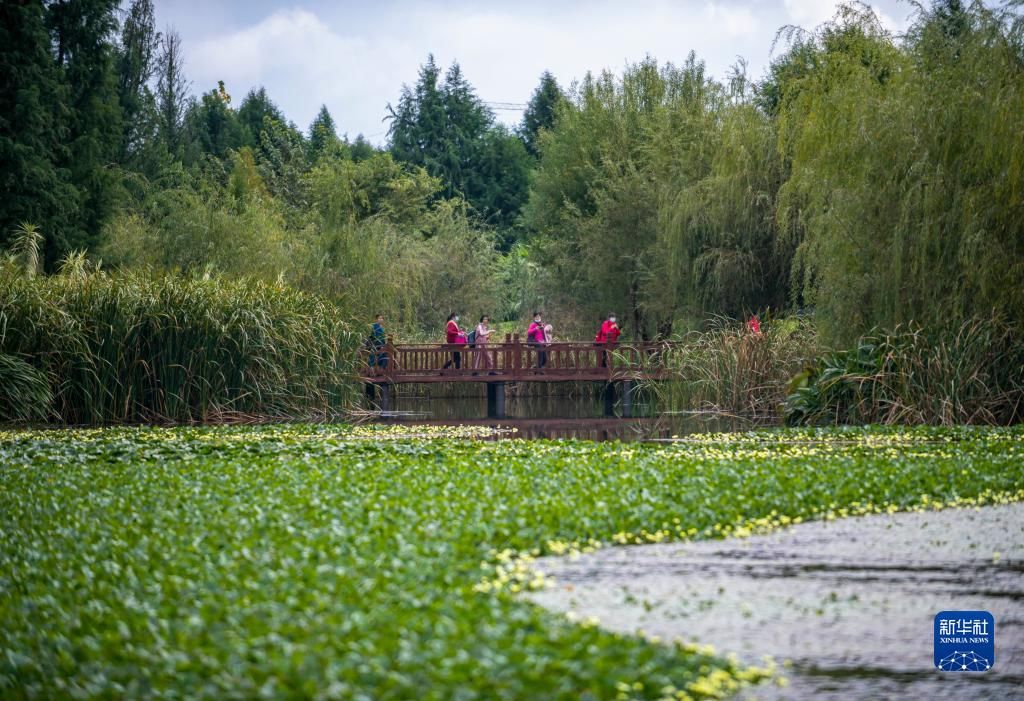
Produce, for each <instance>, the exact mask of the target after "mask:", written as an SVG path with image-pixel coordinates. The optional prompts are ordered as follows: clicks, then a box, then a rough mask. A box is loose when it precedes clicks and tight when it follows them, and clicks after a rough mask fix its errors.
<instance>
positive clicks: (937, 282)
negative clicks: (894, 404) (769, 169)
mask: <svg viewBox="0 0 1024 701" xmlns="http://www.w3.org/2000/svg"><path fill="white" fill-rule="evenodd" d="M954 4H955V5H958V3H940V4H939V5H938V6H936V7H935V8H933V9H932V10H930V11H923V10H921V11H919V14H918V17H917V20H916V22H915V24H914V26H913V27H912V29H911V31H910V32H909V33H908V38H907V41H906V43H905V44H904V45H903V46H900V45H897V44H896V42H895V41H894V40H893V38H892V37H891V36H890V35H889V34H888V33H887V32H886V31H885V30H884V28H883V27H882V26H881V24H880V22H879V21H878V19H877V18H876V17H875V16H874V15H873V14H872V13H871V12H870V11H869V10H865V9H863V8H861V7H858V6H850V7H846V8H844V9H843V11H842V12H841V13H840V15H839V16H838V17H837V19H836V20H835V21H834V22H833V23H831V24H829V25H827V26H825V27H824V28H823V29H822V30H820V31H819V32H818V33H817V34H816V35H814V36H812V37H810V38H806V39H803V40H801V41H803V42H810V43H812V44H813V47H814V49H815V50H816V51H817V52H818V60H817V62H816V68H815V70H813V71H810V72H808V73H807V74H806V75H804V76H802V77H800V78H799V79H798V80H796V81H794V82H793V84H792V85H790V86H789V92H788V94H787V93H786V92H785V91H784V93H783V96H782V107H781V109H780V134H781V138H780V147H781V153H782V155H783V157H784V158H785V159H787V161H788V162H789V164H790V166H791V176H790V177H789V179H788V181H787V182H786V183H785V185H784V186H783V188H782V191H781V193H780V201H779V208H778V217H779V222H780V225H781V226H782V227H783V229H784V230H786V231H796V232H799V237H800V238H799V240H798V241H797V244H798V248H797V258H796V261H795V265H794V270H795V271H796V272H797V274H798V275H799V276H800V278H799V280H798V283H799V285H800V287H801V288H802V290H803V292H804V293H805V294H806V295H807V297H808V298H809V299H810V300H812V301H813V303H814V304H815V305H816V307H817V310H818V316H819V319H820V321H821V325H822V329H823V330H824V332H825V334H826V337H827V338H829V339H830V340H833V341H835V342H847V341H849V340H851V339H852V338H853V337H855V336H856V335H857V334H858V333H860V332H862V331H864V330H866V329H867V328H869V327H871V326H876V325H878V326H893V325H895V324H897V323H901V322H907V321H911V320H914V321H917V322H921V323H925V324H929V323H934V324H944V323H949V322H951V321H955V320H956V319H958V318H963V317H965V316H970V315H973V314H988V313H991V312H992V310H993V309H995V310H999V311H1002V312H1005V313H1006V314H1008V315H1011V316H1014V317H1016V318H1017V319H1018V320H1024V312H1022V311H1021V310H1024V224H1022V223H1021V222H1024V217H1022V214H1024V200H1022V183H1024V63H1022V61H1021V53H1020V51H1019V49H1018V48H1015V45H1014V44H1013V42H1012V41H1010V38H1009V36H1010V35H1009V32H1008V25H1007V22H1006V20H1005V18H1003V17H1001V16H1000V15H998V14H996V13H994V12H991V11H989V10H987V9H985V8H984V7H983V6H982V5H981V4H980V3H976V4H972V5H971V6H970V7H967V8H964V7H959V8H952V9H953V10H955V11H956V13H958V14H954V15H951V14H950V12H949V10H950V9H951V6H952V5H954ZM951 19H952V20H955V21H951ZM805 48H806V47H804V49H805ZM802 50H803V49H802Z"/></svg>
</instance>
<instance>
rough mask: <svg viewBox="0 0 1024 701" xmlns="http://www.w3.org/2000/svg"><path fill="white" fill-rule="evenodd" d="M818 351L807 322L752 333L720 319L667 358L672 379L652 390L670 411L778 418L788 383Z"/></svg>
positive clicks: (785, 321) (788, 321) (786, 322)
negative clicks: (756, 333)
mask: <svg viewBox="0 0 1024 701" xmlns="http://www.w3.org/2000/svg"><path fill="white" fill-rule="evenodd" d="M818 350H819V348H818V342H817V335H816V334H815V332H814V328H813V326H812V325H811V324H810V323H809V322H807V321H802V320H797V319H782V320H779V321H776V322H773V323H770V324H766V325H765V331H764V333H762V334H760V335H753V334H752V333H750V331H748V330H747V329H746V328H745V327H744V326H742V325H740V324H738V323H736V322H732V321H728V320H718V321H716V323H715V324H714V326H713V327H712V328H711V329H710V330H708V331H702V332H694V333H691V334H689V335H688V336H686V337H685V338H684V344H683V345H682V346H681V347H680V348H678V349H676V350H673V351H672V353H671V355H670V356H668V358H669V360H668V362H669V364H670V366H671V367H672V369H673V373H672V377H671V378H670V379H669V380H668V381H667V382H659V383H653V384H652V389H653V390H654V391H655V392H657V393H658V394H659V398H660V400H661V402H662V404H663V406H665V407H666V408H668V410H670V411H700V412H711V413H720V414H735V415H738V416H743V417H746V418H751V419H770V418H777V417H779V415H780V410H781V406H782V403H783V401H784V400H785V397H786V391H787V387H788V386H789V382H790V379H791V378H792V377H793V375H794V374H795V373H797V372H799V371H800V370H801V369H803V368H804V367H805V366H806V365H807V364H808V363H809V362H810V361H811V360H812V359H813V358H814V357H815V356H816V355H817V353H818Z"/></svg>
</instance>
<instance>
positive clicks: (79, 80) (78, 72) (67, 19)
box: [46, 0, 122, 266]
mask: <svg viewBox="0 0 1024 701" xmlns="http://www.w3.org/2000/svg"><path fill="white" fill-rule="evenodd" d="M118 4H119V3H118V2H117V0H61V1H59V2H53V3H51V4H50V5H49V6H48V9H49V13H48V22H49V27H50V32H51V41H52V46H53V47H54V51H55V54H56V63H57V67H58V69H59V70H60V72H61V74H62V76H63V82H64V84H65V85H66V86H67V92H68V103H67V104H68V108H69V109H68V115H67V116H68V118H67V122H66V123H67V125H68V129H67V133H66V134H65V135H64V139H65V143H66V144H67V149H64V150H62V151H61V152H60V155H61V158H59V161H58V164H59V166H60V167H62V168H66V169H67V171H68V173H69V175H70V181H71V183H72V184H73V185H74V186H75V188H76V189H77V191H78V193H79V203H80V206H79V207H78V209H77V212H76V215H75V217H74V218H73V219H72V220H71V221H69V222H67V224H66V225H65V226H64V227H62V228H60V229H57V230H55V231H50V232H47V247H46V261H47V265H48V266H52V265H53V264H55V263H56V262H57V261H58V260H59V259H60V258H61V257H63V255H64V254H66V253H67V252H69V251H72V250H76V249H81V250H91V249H92V248H94V247H95V246H96V245H97V244H98V243H99V236H100V231H101V230H102V228H103V224H104V223H105V221H106V220H107V219H108V218H109V216H110V215H111V214H112V212H113V209H114V206H115V198H116V192H117V186H118V176H117V173H116V172H115V171H114V170H113V169H112V168H111V167H110V166H111V165H112V164H113V163H114V162H115V161H116V159H117V155H118V151H119V147H120V145H121V134H122V119H121V108H120V103H119V100H118V94H117V75H116V71H115V66H114V61H115V44H114V35H115V32H116V30H117V17H116V12H117V9H118Z"/></svg>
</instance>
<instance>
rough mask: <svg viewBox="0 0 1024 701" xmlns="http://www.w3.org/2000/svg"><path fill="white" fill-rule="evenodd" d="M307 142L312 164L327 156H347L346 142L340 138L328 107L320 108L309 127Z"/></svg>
mask: <svg viewBox="0 0 1024 701" xmlns="http://www.w3.org/2000/svg"><path fill="white" fill-rule="evenodd" d="M307 142H308V144H309V146H308V151H309V162H310V163H316V162H317V161H319V160H320V159H321V158H324V157H325V156H326V157H333V158H338V157H343V156H344V155H346V153H345V152H346V151H347V149H346V148H345V144H344V142H342V140H341V139H339V138H338V132H337V127H336V126H335V124H334V117H332V116H331V113H330V112H329V111H328V110H327V105H321V106H320V111H319V112H318V113H317V115H316V117H315V118H314V119H313V123H312V124H310V125H309V139H308V140H307Z"/></svg>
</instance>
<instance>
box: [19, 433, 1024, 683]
mask: <svg viewBox="0 0 1024 701" xmlns="http://www.w3.org/2000/svg"><path fill="white" fill-rule="evenodd" d="M421 429H422V427H413V428H411V429H410V430H411V431H413V432H417V435H418V432H419V431H420V430H421ZM402 432H403V429H401V428H398V427H390V426H389V427H383V428H377V427H358V428H353V427H347V426H326V425H279V426H263V427H237V426H236V427H219V428H199V427H179V428H173V429H166V428H122V429H99V428H93V429H76V430H48V431H16V430H3V431H0V651H2V652H0V696H2V697H3V698H14V699H18V698H39V697H47V698H56V697H60V698H65V697H78V698H110V697H117V698H142V697H153V696H160V697H162V698H168V699H185V698H188V699H196V698H199V699H203V698H210V699H214V698H216V699H222V698H252V697H255V696H259V695H263V696H267V697H273V698H346V699H347V698H373V699H407V698H412V697H415V698H422V699H438V700H440V699H451V698H467V699H490V698H509V699H535V698H544V699H580V698H594V699H616V698H622V697H620V694H624V695H625V698H630V699H662V698H675V699H686V698H693V699H698V698H708V697H717V696H721V695H725V694H727V693H731V692H732V691H734V690H735V689H737V688H738V687H739V686H740V685H743V684H748V683H753V682H757V681H758V680H761V679H764V678H765V677H767V676H770V675H771V674H773V673H774V670H772V669H771V668H770V666H766V667H765V668H763V669H762V668H744V667H742V666H740V665H738V664H737V663H736V662H735V661H734V660H733V661H730V660H729V659H727V658H723V657H719V656H717V655H716V654H715V652H714V651H713V650H710V649H707V648H703V647H696V646H692V645H690V644H687V643H682V642H681V641H677V642H672V643H662V642H656V641H653V640H650V639H647V638H646V637H643V636H633V635H621V634H616V633H612V632H609V631H606V630H604V629H603V628H602V627H601V625H600V622H599V621H590V620H578V621H571V620H568V619H567V618H566V617H565V616H558V615H556V614H553V613H550V612H548V611H545V610H543V609H540V608H538V607H536V606H533V605H530V604H527V603H525V602H524V601H522V600H521V597H520V595H519V592H521V591H524V590H527V589H530V588H535V587H542V586H548V585H549V583H550V582H549V578H547V577H545V576H543V575H542V574H538V573H537V572H536V571H535V567H534V559H535V558H537V557H540V556H542V555H548V554H554V553H561V554H563V555H568V556H571V555H572V553H573V552H585V551H587V550H590V549H593V548H597V547H611V546H613V545H617V544H618V543H635V542H638V541H639V542H656V541H658V540H662V541H667V540H682V539H691V538H717V537H724V536H726V535H729V534H737V533H739V534H743V533H744V532H746V531H749V532H750V533H756V532H763V531H765V530H768V529H772V528H779V527H785V526H786V525H788V524H790V523H797V522H799V521H802V520H807V519H812V518H842V517H844V516H852V515H854V514H858V513H875V512H877V511H889V510H906V509H932V508H939V507H942V508H945V507H947V506H977V505H981V504H986V503H1001V502H1004V501H1011V500H1020V499H1022V498H1024V430H1022V429H1020V428H1015V429H972V428H957V429H942V428H919V429H912V430H896V429H879V428H868V429H801V430H795V429H790V430H778V431H759V432H752V433H746V434H718V435H708V436H701V437H699V438H692V439H688V440H685V441H679V442H676V443H657V444H654V443H651V444H647V443H640V444H636V443H634V444H619V443H589V442H557V441H531V442H527V441H520V440H508V441H499V442H484V441H476V440H470V439H468V438H467V437H466V436H461V437H443V436H442V437H438V438H435V439H429V440H428V439H422V438H408V437H403V436H402ZM620 684H621V685H626V687H628V688H626V687H623V686H621V685H620Z"/></svg>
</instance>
